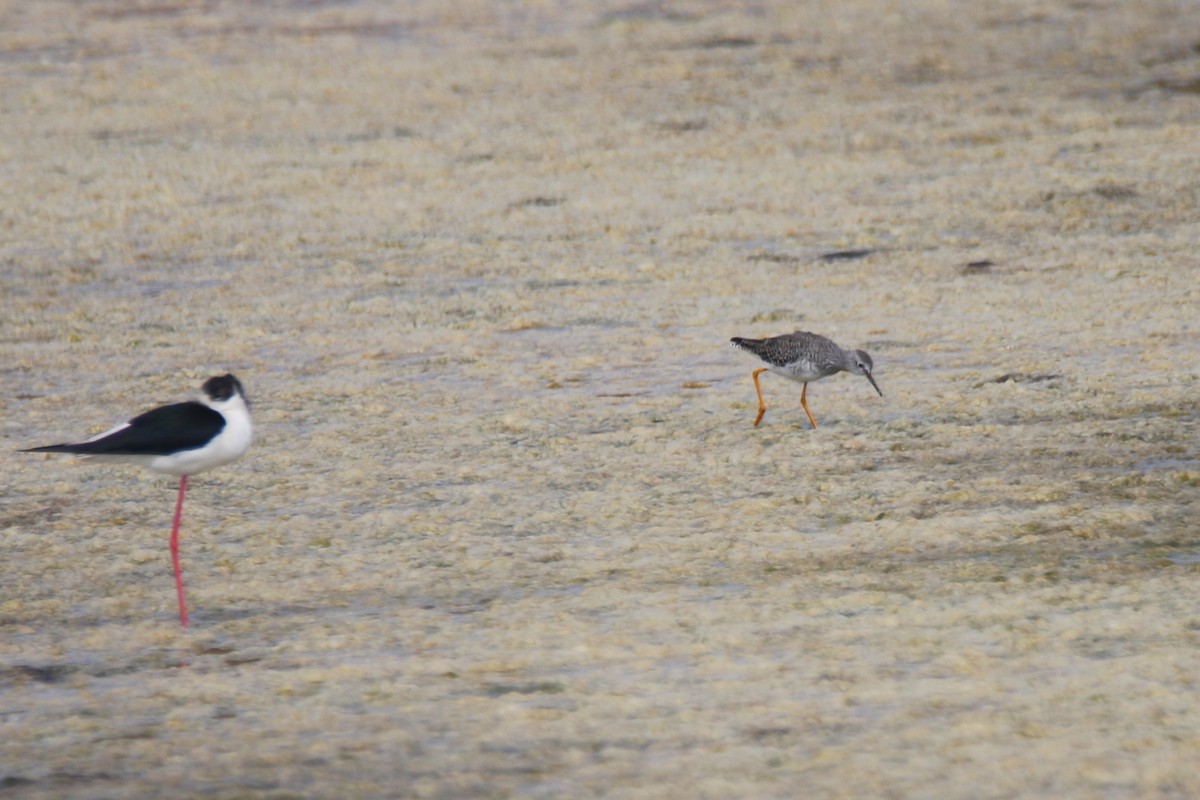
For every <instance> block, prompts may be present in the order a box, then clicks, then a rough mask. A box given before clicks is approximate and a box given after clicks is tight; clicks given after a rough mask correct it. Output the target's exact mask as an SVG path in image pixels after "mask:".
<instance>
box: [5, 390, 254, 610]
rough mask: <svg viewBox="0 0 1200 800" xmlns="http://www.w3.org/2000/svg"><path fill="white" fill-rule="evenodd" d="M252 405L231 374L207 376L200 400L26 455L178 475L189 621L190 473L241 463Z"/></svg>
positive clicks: (174, 548)
mask: <svg viewBox="0 0 1200 800" xmlns="http://www.w3.org/2000/svg"><path fill="white" fill-rule="evenodd" d="M252 435H253V428H252V426H251V424H250V403H249V401H248V400H247V399H246V392H245V390H243V389H242V384H241V382H239V381H238V379H237V378H235V377H233V376H232V375H221V376H218V377H215V378H209V379H208V380H207V381H205V382H204V385H203V386H201V387H200V395H199V397H197V399H196V400H193V401H189V402H186V403H174V404H172V405H169V406H161V407H159V408H155V409H153V410H151V411H147V412H146V413H144V414H140V415H138V416H136V417H134V418H133V419H131V420H129V422H126V423H123V424H121V425H118V426H117V427H115V428H113V429H112V430H110V431H105V432H104V433H101V434H99V435H98V436H93V437H92V438H91V439H88V440H87V441H84V442H79V443H77V444H54V445H49V446H47V447H31V448H29V449H28V450H22V451H21V452H23V453H74V454H75V455H81V456H86V457H88V458H95V459H99V460H101V461H115V462H121V463H126V464H137V465H139V466H142V467H146V468H147V469H150V470H153V471H154V472H161V473H164V474H167V475H176V476H178V477H179V499H178V500H177V501H176V503H175V522H174V524H173V525H172V527H171V560H172V562H173V563H174V566H175V590H176V592H177V593H178V594H179V621H180V623H182V625H183V626H184V627H185V628H186V627H187V624H188V613H187V601H186V599H185V598H184V593H183V570H182V568H181V567H180V565H179V521H180V520H181V519H182V517H183V497H184V495H185V494H186V493H187V480H188V476H189V475H195V474H197V473H200V472H204V471H206V470H210V469H212V468H214V467H220V466H222V465H224V464H228V463H230V462H232V461H237V460H238V459H239V458H241V457H242V456H243V455H245V453H246V450H247V448H249V447H250V439H251V437H252Z"/></svg>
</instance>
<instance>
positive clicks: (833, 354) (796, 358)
mask: <svg viewBox="0 0 1200 800" xmlns="http://www.w3.org/2000/svg"><path fill="white" fill-rule="evenodd" d="M732 341H733V343H734V344H735V345H737V346H738V347H740V348H742V349H743V350H746V351H748V352H751V353H753V354H754V355H756V356H758V357H759V358H760V359H762V360H763V361H764V362H765V363H767V364H769V365H770V366H772V367H787V366H790V365H792V364H796V363H798V362H801V361H803V362H806V363H809V364H813V365H820V366H822V367H837V366H838V365H840V364H841V361H842V358H841V356H842V350H841V348H840V347H838V346H837V345H836V344H834V343H833V341H832V340H830V339H827V338H825V337H824V336H821V335H820V334H818V333H809V332H808V331H796V332H794V333H785V334H784V335H782V336H772V337H771V338H770V339H743V338H741V337H735V338H734V339H732Z"/></svg>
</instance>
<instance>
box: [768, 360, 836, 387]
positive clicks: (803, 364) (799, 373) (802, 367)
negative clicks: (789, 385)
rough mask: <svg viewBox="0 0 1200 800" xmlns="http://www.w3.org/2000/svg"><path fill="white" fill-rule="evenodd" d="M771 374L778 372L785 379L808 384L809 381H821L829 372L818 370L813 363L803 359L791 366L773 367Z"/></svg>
mask: <svg viewBox="0 0 1200 800" xmlns="http://www.w3.org/2000/svg"><path fill="white" fill-rule="evenodd" d="M771 372H777V373H779V374H780V375H782V376H783V377H785V378H790V379H791V380H794V381H799V382H800V383H808V382H809V381H815V380H819V379H821V378H824V377H825V376H826V375H828V374H829V373H828V372H825V371H822V370H820V369H817V365H816V364H814V363H812V362H811V361H806V360H804V359H801V360H800V361H794V362H792V363H791V364H788V365H786V366H782V367H771Z"/></svg>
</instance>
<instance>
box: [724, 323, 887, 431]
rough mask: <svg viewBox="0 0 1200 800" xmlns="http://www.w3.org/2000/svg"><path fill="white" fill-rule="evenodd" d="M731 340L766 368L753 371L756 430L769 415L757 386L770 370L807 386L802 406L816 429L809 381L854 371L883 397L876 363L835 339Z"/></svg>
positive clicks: (799, 335)
mask: <svg viewBox="0 0 1200 800" xmlns="http://www.w3.org/2000/svg"><path fill="white" fill-rule="evenodd" d="M729 341H730V342H732V343H733V346H734V347H736V348H738V349H741V350H746V351H748V352H751V353H753V354H754V355H756V356H758V357H759V358H760V359H761V360H762V362H763V363H764V364H766V365H767V366H765V367H763V368H762V369H756V370H755V371H754V390H755V391H756V392H758V416H757V417H755V418H754V427H756V428H757V427H758V423H760V422H762V418H763V414H765V413H766V412H767V406H766V404H765V403H763V396H762V387H761V386H759V384H758V376H759V375H761V374H762V373H764V372H766V371H767V370H771V371H772V372H778V373H779V374H780V375H782V376H783V377H785V378H789V379H790V380H793V381H799V382H800V383H803V384H804V388H803V389H802V390H801V391H800V405H802V406H804V413H805V414H808V421H809V422H811V423H812V426H813V428H814V429H815V428H816V427H817V421H816V420H815V419H814V418H813V415H812V412H811V411H809V410H808V384H809V381H819V380H820V379H821V378H826V377H828V376H830V375H833V374H835V373H838V372H853V373H854V374H856V375H865V376H866V378H867V380H869V381H870V382H871V386H873V387H875V391H877V392H879V396H880V397H883V392H881V391H879V386H878V385H877V384H876V383H875V379H874V378H873V377H871V370H872V369H874V368H875V364H874V363H873V362H872V361H871V357H870V356H869V355H867V353H866V351H865V350H843V349H842V348H840V347H838V346H837V345H836V344H834V343H833V341H832V340H830V339H827V338H826V337H824V336H821V335H820V334H816V333H808V332H807V331H796V332H795V333H785V334H784V335H783V336H772V337H771V338H770V339H743V338H742V337H740V336H735V337H733V338H732V339H730V340H729Z"/></svg>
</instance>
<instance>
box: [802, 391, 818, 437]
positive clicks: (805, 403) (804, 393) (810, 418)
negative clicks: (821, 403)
mask: <svg viewBox="0 0 1200 800" xmlns="http://www.w3.org/2000/svg"><path fill="white" fill-rule="evenodd" d="M800 405H802V406H804V413H805V414H808V421H809V422H811V423H812V424H813V430H814V431H815V430H816V429H817V421H816V420H815V419H813V415H812V412H811V411H809V410H808V384H807V383H806V384H804V388H803V389H801V390H800Z"/></svg>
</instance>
